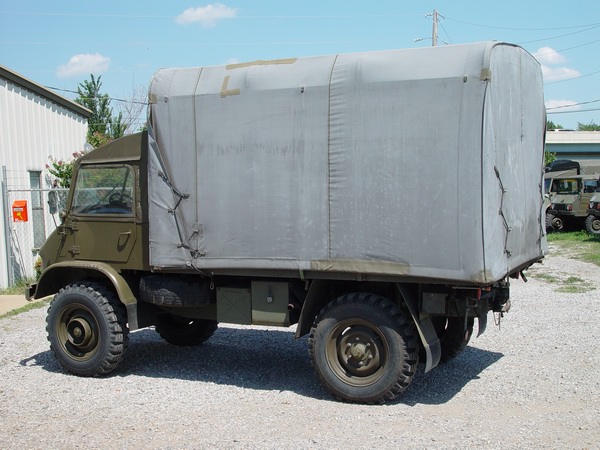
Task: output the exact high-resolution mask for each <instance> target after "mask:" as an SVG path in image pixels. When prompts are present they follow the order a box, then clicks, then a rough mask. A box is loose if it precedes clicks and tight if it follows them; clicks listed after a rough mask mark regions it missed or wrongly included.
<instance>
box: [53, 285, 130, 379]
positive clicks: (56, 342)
mask: <svg viewBox="0 0 600 450" xmlns="http://www.w3.org/2000/svg"><path fill="white" fill-rule="evenodd" d="M46 331H47V333H48V341H49V342H50V349H51V350H52V352H53V353H54V355H55V356H56V358H57V359H58V361H59V362H60V364H61V365H62V366H63V367H64V368H65V369H66V370H67V371H68V372H70V373H72V374H75V375H79V376H84V377H95V376H100V375H105V374H107V373H109V372H112V371H113V370H115V369H116V368H117V366H118V365H119V363H120V362H121V360H122V359H123V356H124V355H125V352H126V351H127V346H128V345H129V329H128V328H127V318H126V311H125V308H124V306H123V304H122V303H121V302H120V301H119V300H118V298H117V297H116V296H115V294H114V293H113V292H112V291H110V290H109V289H107V288H106V287H104V286H102V285H100V284H98V283H92V282H80V283H79V284H72V285H69V286H67V287H65V288H63V289H61V290H60V291H59V292H58V294H56V296H55V297H54V300H52V303H51V304H50V309H49V310H48V316H47V318H46Z"/></svg>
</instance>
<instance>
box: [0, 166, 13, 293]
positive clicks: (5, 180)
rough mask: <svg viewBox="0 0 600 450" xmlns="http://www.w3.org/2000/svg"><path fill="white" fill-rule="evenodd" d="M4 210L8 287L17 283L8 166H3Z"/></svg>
mask: <svg viewBox="0 0 600 450" xmlns="http://www.w3.org/2000/svg"><path fill="white" fill-rule="evenodd" d="M2 208H3V212H4V214H3V216H4V217H3V218H2V219H3V221H4V246H5V247H6V273H7V275H8V285H9V286H12V285H13V284H14V282H15V276H14V272H13V270H14V269H13V264H12V260H13V254H12V245H11V243H10V235H11V232H10V219H9V216H10V209H9V204H8V178H7V175H6V166H2Z"/></svg>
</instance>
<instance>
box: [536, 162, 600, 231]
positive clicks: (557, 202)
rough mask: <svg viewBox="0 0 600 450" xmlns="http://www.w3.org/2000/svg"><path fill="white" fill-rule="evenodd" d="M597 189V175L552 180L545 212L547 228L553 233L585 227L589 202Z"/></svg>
mask: <svg viewBox="0 0 600 450" xmlns="http://www.w3.org/2000/svg"><path fill="white" fill-rule="evenodd" d="M548 175H549V174H546V177H548ZM599 188H600V175H599V174H593V175H569V176H560V177H555V178H552V181H551V186H550V192H549V206H548V209H547V211H546V224H547V226H548V227H549V228H550V229H552V230H554V231H561V230H563V229H564V228H565V226H567V227H568V226H571V227H573V226H578V227H580V228H583V227H584V226H587V222H588V220H587V217H588V216H589V214H588V208H589V204H590V200H591V198H592V196H593V195H594V193H595V192H596V190H597V189H599ZM588 229H589V227H588Z"/></svg>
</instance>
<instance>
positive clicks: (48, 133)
mask: <svg viewBox="0 0 600 450" xmlns="http://www.w3.org/2000/svg"><path fill="white" fill-rule="evenodd" d="M86 133H87V119H86V118H85V117H83V116H81V115H79V114H76V113H75V112H73V111H70V110H69V109H67V108H65V107H63V106H61V105H58V104H56V103H54V102H51V101H50V100H48V99H46V98H44V97H42V96H40V95H38V94H36V93H33V92H31V91H29V90H27V89H24V88H23V87H21V86H19V85H18V84H15V83H12V82H11V81H8V80H6V79H3V78H0V167H6V171H5V173H6V175H7V176H6V179H5V180H2V181H3V183H4V184H5V186H3V189H4V190H9V189H29V188H31V186H30V177H29V171H41V172H42V180H41V187H42V188H49V187H50V186H51V177H50V176H49V174H48V172H47V170H46V164H47V163H48V156H52V157H54V158H55V159H63V160H66V161H70V160H72V159H73V153H75V152H79V151H81V150H83V146H84V144H85V140H86V139H85V138H86ZM4 203H5V202H0V211H1V212H2V220H0V233H1V234H2V239H0V288H3V287H6V286H7V284H8V270H7V267H6V266H7V264H6V261H7V256H6V255H7V248H6V239H4V236H6V235H7V233H8V232H10V230H6V229H5V228H6V227H5V218H6V217H9V215H10V214H11V211H10V206H11V205H7V206H8V208H6V209H8V211H6V210H5V208H4V206H5V205H4ZM45 206H46V205H44V207H45ZM11 221H12V219H11ZM29 226H32V224H31V223H30V224H29ZM32 232H33V230H32ZM34 259H35V258H34Z"/></svg>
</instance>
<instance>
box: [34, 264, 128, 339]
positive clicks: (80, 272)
mask: <svg viewBox="0 0 600 450" xmlns="http://www.w3.org/2000/svg"><path fill="white" fill-rule="evenodd" d="M90 278H91V279H106V280H108V281H109V282H110V283H111V284H112V286H113V287H114V289H115V292H116V294H117V297H118V298H119V300H120V301H121V303H123V304H124V305H125V307H126V308H127V317H128V321H129V329H130V330H132V331H133V330H137V329H138V320H137V299H136V298H135V296H134V295H133V292H132V291H131V288H130V287H129V284H127V282H126V281H125V279H124V278H123V277H122V276H121V275H120V274H119V272H117V271H116V270H115V268H114V267H113V266H111V265H110V264H106V263H102V262H97V261H63V262H59V263H56V264H52V265H51V266H49V267H47V268H46V270H44V272H42V275H41V276H40V278H39V280H38V282H37V284H33V285H31V286H30V287H29V288H28V289H27V290H26V292H25V296H26V297H27V300H33V299H40V298H43V297H47V296H49V295H53V294H56V293H57V292H58V291H59V290H60V289H61V288H63V287H65V286H67V285H69V284H71V283H75V282H77V281H80V280H84V279H90Z"/></svg>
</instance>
